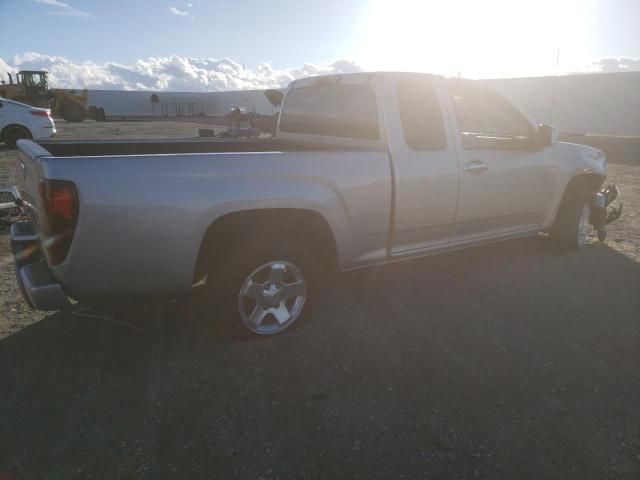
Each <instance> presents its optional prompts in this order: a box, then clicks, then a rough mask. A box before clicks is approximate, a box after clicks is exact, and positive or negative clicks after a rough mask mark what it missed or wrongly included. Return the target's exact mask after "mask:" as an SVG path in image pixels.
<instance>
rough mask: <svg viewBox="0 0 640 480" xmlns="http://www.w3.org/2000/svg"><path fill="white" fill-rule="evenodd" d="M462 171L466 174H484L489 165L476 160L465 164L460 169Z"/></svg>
mask: <svg viewBox="0 0 640 480" xmlns="http://www.w3.org/2000/svg"><path fill="white" fill-rule="evenodd" d="M462 170H463V171H465V172H467V173H472V174H475V175H477V174H479V173H482V172H484V171H485V170H489V165H487V164H486V163H483V162H480V161H478V160H473V161H471V162H469V163H465V164H464V165H463V167H462Z"/></svg>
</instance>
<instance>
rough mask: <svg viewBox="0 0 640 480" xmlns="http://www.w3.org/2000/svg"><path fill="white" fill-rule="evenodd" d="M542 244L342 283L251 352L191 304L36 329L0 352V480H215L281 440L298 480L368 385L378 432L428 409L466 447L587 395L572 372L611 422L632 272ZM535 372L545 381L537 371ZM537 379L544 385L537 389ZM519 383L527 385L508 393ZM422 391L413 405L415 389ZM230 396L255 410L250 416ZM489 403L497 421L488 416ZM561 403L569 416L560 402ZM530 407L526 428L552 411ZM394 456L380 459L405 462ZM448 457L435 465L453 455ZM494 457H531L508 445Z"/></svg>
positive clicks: (623, 375)
mask: <svg viewBox="0 0 640 480" xmlns="http://www.w3.org/2000/svg"><path fill="white" fill-rule="evenodd" d="M543 243H544V242H543V241H542V239H539V238H534V239H527V240H519V241H513V242H506V243H502V244H497V245H491V246H483V247H478V248H474V249H470V250H466V251H461V252H456V253H450V254H445V255H440V256H436V257H427V258H424V259H421V260H417V261H413V262H407V263H401V264H394V265H388V266H384V267H379V268H371V269H366V270H362V271H358V272H352V273H348V274H342V275H340V276H339V277H336V278H335V279H334V280H333V281H332V282H330V285H329V286H328V287H327V289H326V290H325V291H324V292H321V294H320V296H319V298H318V299H317V300H316V302H315V304H314V305H313V312H312V317H311V318H310V319H309V321H308V322H307V323H306V324H305V325H304V326H301V327H300V328H296V329H293V331H291V332H290V333H287V334H284V335H281V336H277V337H273V338H261V339H259V340H258V341H236V340H234V339H231V338H229V337H228V336H227V335H226V333H225V330H224V329H223V328H221V327H220V325H218V324H217V323H216V321H215V316H214V315H213V314H212V313H211V312H207V311H206V309H205V307H204V306H203V304H202V302H199V301H193V299H184V300H181V301H177V302H174V303H172V304H170V305H164V306H158V305H156V306H155V307H153V306H152V307H150V306H149V305H125V304H122V305H111V306H109V308H108V309H107V310H108V313H109V314H110V315H113V317H114V318H117V319H118V320H119V321H121V322H124V323H118V322H114V321H111V320H105V319H98V318H86V317H77V316H74V315H71V314H68V313H57V314H53V315H50V316H47V317H46V318H45V319H43V320H42V321H40V322H37V323H35V324H32V325H30V326H29V327H27V328H24V329H23V330H21V331H20V332H18V333H16V334H14V335H12V336H10V337H8V338H5V339H3V340H2V341H0V360H1V361H0V391H2V392H3V395H2V396H1V398H0V473H1V472H2V470H3V465H4V469H5V470H6V471H7V472H9V473H13V474H14V475H15V476H16V477H17V478H21V477H22V476H25V477H27V476H33V477H40V476H43V475H45V474H46V475H47V476H49V474H51V475H54V476H55V475H62V477H60V478H73V477H78V478H80V477H83V475H84V474H85V473H87V472H90V471H94V472H103V473H104V474H105V476H106V473H107V472H109V473H110V474H111V476H115V477H117V476H118V475H119V474H122V473H123V472H129V471H132V470H131V469H133V468H139V467H140V465H142V464H145V465H147V466H149V468H151V472H154V471H155V472H156V473H157V474H158V476H165V475H166V474H164V473H162V472H164V471H165V470H164V469H166V468H168V465H170V464H171V462H178V464H184V465H187V464H188V465H201V466H202V465H205V466H206V465H209V466H210V467H211V468H223V469H224V468H227V467H226V466H228V465H232V464H233V465H237V462H238V459H237V458H236V459H235V460H234V458H233V457H234V456H237V454H231V455H226V454H225V453H224V452H228V451H234V452H247V450H248V449H249V447H248V446H247V445H254V444H259V443H260V442H263V441H266V440H265V439H266V438H267V436H268V433H267V432H269V431H271V429H276V430H277V429H280V435H281V437H282V438H283V440H282V442H284V443H285V444H287V445H288V446H289V448H290V449H291V450H290V452H289V453H285V450H284V449H283V450H282V451H280V453H278V454H277V455H279V457H278V458H279V460H278V461H279V462H280V464H281V465H283V468H285V469H286V468H291V469H292V470H291V471H296V470H295V468H303V469H304V467H303V463H302V458H304V456H303V455H302V453H301V450H300V449H302V448H303V447H304V448H305V449H312V450H313V449H320V450H323V451H325V452H328V455H329V458H333V457H332V455H335V459H336V461H338V460H337V459H338V458H340V455H341V453H339V452H338V450H339V448H341V447H340V442H338V443H337V444H336V445H335V447H334V446H333V445H332V438H333V435H334V433H335V432H336V431H337V429H338V425H337V424H338V423H340V422H343V423H344V422H346V423H347V425H348V426H347V429H348V428H361V426H362V422H364V423H365V424H367V422H368V421H367V420H363V419H362V418H360V417H358V416H357V415H355V417H354V420H352V421H353V422H359V423H358V424H357V425H356V424H353V425H349V422H350V421H351V420H349V419H348V418H344V417H342V416H339V418H338V417H336V419H335V422H336V423H332V422H331V421H327V420H326V418H324V417H322V415H321V414H320V413H319V411H318V410H317V408H316V407H317V405H316V404H317V402H318V399H331V401H332V402H333V405H334V406H335V408H338V409H341V408H343V409H345V411H346V412H349V411H350V410H349V409H350V408H352V407H351V406H350V405H352V403H353V401H354V400H353V395H355V398H356V399H357V398H359V399H360V400H356V402H365V399H367V398H369V399H370V398H378V399H382V396H381V395H382V394H381V393H380V391H378V390H377V387H378V386H381V385H384V386H385V388H387V387H386V386H388V385H391V386H390V387H388V388H396V389H400V390H403V391H405V393H406V396H405V397H404V398H400V399H397V398H396V399H395V400H394V402H395V403H389V404H388V405H386V407H384V408H387V409H391V410H392V411H393V410H394V409H396V410H398V412H396V413H398V415H399V416H398V419H396V420H393V421H391V420H390V421H391V422H392V423H391V427H390V428H392V429H404V428H409V427H408V426H407V425H404V422H405V421H408V420H406V418H411V415H413V418H421V414H420V413H419V412H420V411H421V409H422V408H423V406H420V407H419V406H418V405H424V402H427V403H429V402H431V404H437V405H438V408H439V411H440V412H441V413H440V416H441V419H440V420H437V422H438V425H440V423H439V422H443V425H444V424H447V425H452V426H453V427H452V428H454V429H462V430H464V429H465V428H467V429H471V430H473V431H467V433H468V434H469V435H471V436H473V435H475V433H476V430H474V429H473V428H472V427H469V426H468V425H469V423H465V422H467V421H471V420H470V419H473V421H474V422H475V421H478V422H480V423H481V424H482V425H484V427H486V428H487V429H489V431H492V429H493V428H497V427H495V425H493V424H492V423H491V422H495V424H496V425H505V422H508V421H513V419H514V418H516V417H514V416H512V415H511V414H510V413H509V412H512V411H514V409H515V410H519V409H520V408H522V404H523V403H524V404H526V403H527V402H529V401H531V400H530V395H532V392H534V393H535V394H540V395H543V394H544V395H546V393H545V392H546V390H545V389H547V388H549V385H550V383H553V384H556V383H559V384H562V383H563V382H564V384H565V385H568V387H567V388H569V390H570V391H571V388H572V387H571V385H573V383H572V382H573V381H574V380H573V379H574V377H580V376H582V375H584V376H585V378H589V377H588V375H589V373H587V371H588V370H589V369H592V372H591V373H590V374H591V375H596V376H598V377H599V378H604V377H606V376H607V375H609V376H610V378H609V379H608V380H607V381H606V382H605V383H607V382H608V383H607V384H608V385H609V388H610V390H609V391H614V392H617V393H616V395H618V397H617V398H618V400H617V402H618V403H619V408H622V409H624V408H626V407H627V403H628V402H631V400H633V398H635V397H638V391H635V393H632V394H631V395H629V392H628V390H624V387H623V385H624V384H625V382H628V381H631V379H634V378H635V373H634V369H633V368H632V366H633V365H637V354H638V351H637V345H636V344H635V343H634V342H635V340H634V339H637V338H638V335H639V332H638V324H637V319H638V318H640V300H638V297H637V295H636V293H637V288H638V286H639V285H640V264H638V263H635V262H633V261H632V260H630V259H629V258H627V257H625V256H624V255H621V254H619V253H617V252H616V251H615V250H612V249H610V248H608V247H605V246H590V247H588V248H586V249H585V250H584V251H583V252H580V253H577V254H569V255H565V256H558V255H554V254H551V253H549V252H548V251H547V249H546V248H545V245H544V244H543ZM634 290H635V292H634ZM199 295H202V292H201V291H200V292H198V291H196V292H194V296H195V297H198V296H199ZM132 325H133V326H134V327H136V328H132V327H131V326H132ZM603 338H606V342H603V341H602V339H603ZM575 348H577V351H574V350H572V349H575ZM505 352H508V353H505ZM547 362H552V363H554V362H555V365H558V366H559V368H560V369H559V370H558V371H557V372H551V371H547V370H546V367H545V365H546V364H547ZM536 368H537V369H541V370H544V371H545V372H547V373H546V374H545V375H547V376H545V375H542V376H538V377H536V375H537V374H535V372H536V371H537V370H536ZM485 371H488V372H492V373H491V375H489V376H487V377H485V376H483V375H484V373H483V372H485ZM523 375H529V379H530V380H531V381H534V382H535V381H536V378H537V381H539V382H540V385H535V384H534V385H528V386H525V385H524V383H522V381H521V380H520V379H521V378H522V376H523ZM532 375H533V377H534V378H533V379H531V376H532ZM549 378H552V381H550V380H549ZM633 381H635V380H633ZM423 382H426V384H428V385H429V388H428V389H427V390H424V391H422V390H420V388H422V387H418V386H416V385H422V384H423ZM425 388H426V387H425ZM576 388H577V387H576ZM416 389H418V390H416ZM433 389H435V393H434V390H433ZM611 389H613V390H611ZM427 391H428V392H430V393H427ZM505 391H506V392H507V393H506V394H504V395H503V393H500V392H505ZM576 391H577V390H576ZM478 392H481V393H478ZM625 392H627V393H625ZM247 395H249V396H251V395H256V396H258V397H259V398H254V400H253V401H254V402H255V403H253V404H252V402H251V401H249V400H248V398H247ZM478 395H481V397H482V402H485V403H486V405H485V406H480V405H479V404H477V401H478V400H480V399H479V398H478ZM594 395H596V397H597V396H598V395H600V394H594ZM602 395H604V393H602ZM465 396H469V398H470V400H469V401H470V402H471V400H473V402H471V403H466V402H465V401H463V400H462V398H463V397H465ZM452 399H455V400H452ZM474 399H475V400H474ZM381 402H382V403H381V406H380V408H383V407H382V404H384V400H383V399H382V400H381ZM398 402H399V403H398ZM474 402H475V403H474ZM482 402H480V403H482ZM497 402H507V407H505V409H502V410H500V412H498V411H497V410H496V408H497V407H496V405H497V404H498V403H497ZM509 402H511V403H509ZM562 402H563V404H564V403H566V404H567V405H568V404H570V403H571V398H570V395H567V398H565V399H563V400H562ZM594 402H595V403H592V404H591V407H593V408H596V409H600V407H601V406H602V408H603V409H604V408H605V407H604V403H602V405H601V404H600V403H598V401H597V400H594ZM603 402H604V400H603ZM365 403H366V402H365ZM509 405H511V407H509ZM535 405H536V407H535V408H536V410H535V413H536V415H538V414H540V415H542V414H544V413H545V412H546V410H549V412H551V413H553V411H555V410H554V408H556V407H554V406H553V405H551V404H548V405H547V404H545V405H546V406H545V405H542V404H540V403H536V404H535ZM594 405H595V407H594ZM628 407H629V409H630V411H631V409H632V405H631V403H629V405H628ZM363 408H364V407H363ZM370 408H372V409H374V410H375V409H377V408H378V407H376V406H371V407H370ZM509 408H512V410H509ZM256 409H257V411H260V412H261V414H260V415H258V414H257V413H256ZM376 411H377V410H376ZM603 411H604V410H603ZM285 412H286V415H294V416H296V418H298V417H300V422H301V425H302V426H300V427H299V428H301V429H302V431H303V432H305V434H304V435H302V437H300V438H298V441H299V443H300V445H296V444H291V445H289V443H288V442H289V440H287V438H288V437H287V436H288V435H289V433H291V432H290V430H289V429H288V427H286V426H285V424H283V423H281V422H280V421H279V420H277V418H279V415H285ZM505 412H506V413H505ZM549 412H547V413H549ZM596 414H597V412H596ZM319 415H320V416H319ZM406 415H408V417H406ZM500 415H502V417H500ZM514 415H515V414H514ZM478 416H486V417H487V419H486V421H484V420H478V418H479V417H478ZM321 417H322V418H324V420H323V419H322V418H321ZM503 417H504V418H503ZM355 418H359V420H355ZM439 418H440V417H439ZM460 418H462V419H463V420H460ZM536 418H538V417H536ZM540 418H541V417H540ZM403 419H404V420H403ZM552 419H553V416H552V417H550V420H548V421H549V422H551V421H552ZM412 421H413V420H412ZM607 421H611V422H613V424H612V426H610V427H607V428H611V429H612V431H615V429H617V431H621V432H626V431H627V429H628V428H631V427H629V426H628V425H626V423H627V422H628V421H629V418H628V416H625V415H622V416H620V415H619V416H618V417H616V420H611V419H609V420H607ZM274 422H275V423H274ZM307 422H308V423H309V425H307ZM323 422H324V423H323ZM327 422H328V423H327ZM372 422H373V420H372ZM394 422H395V423H394ZM447 422H448V423H447ZM483 422H485V423H483ZM637 423H638V422H635V424H637ZM320 424H321V425H322V426H321V427H317V428H318V429H319V430H318V431H319V432H320V433H313V432H315V429H316V426H317V425H320ZM311 425H313V427H312V426H311ZM465 425H466V426H465ZM484 427H482V428H484ZM341 428H342V427H341ZM437 428H440V427H437ZM478 428H479V430H478V431H480V430H482V428H480V427H478ZM505 428H506V427H505ZM545 428H550V429H553V428H554V427H553V425H552V424H551V423H549V424H546V427H545ZM312 430H313V432H312ZM221 431H222V432H227V436H226V437H225V436H224V435H222V434H221V433H220V432H221ZM229 432H233V433H229ZM252 432H254V433H252ZM591 433H593V432H591ZM591 433H589V432H582V433H581V434H580V436H584V437H585V438H589V437H590V435H591ZM307 434H308V435H307ZM514 435H515V434H514ZM576 435H577V434H576ZM593 436H594V437H596V436H597V435H593ZM600 436H601V435H600ZM254 437H255V438H254ZM294 437H295V435H293V437H292V440H291V441H292V442H294V443H295V441H294V440H295V439H294ZM411 438H412V436H411V435H408V436H407V437H406V438H405V437H403V438H402V439H398V438H395V439H394V440H393V442H395V444H396V446H397V445H398V442H400V446H402V447H403V448H406V450H407V451H408V452H409V453H410V454H411V453H413V450H412V449H415V445H414V444H413V443H411V441H412V440H411ZM562 439H563V437H560V438H559V440H558V442H559V445H558V448H560V450H561V451H562V448H564V447H562V446H561V445H560V443H561V442H562ZM364 441H366V438H365V440H364ZM390 441H391V440H390ZM491 441H494V440H491ZM510 441H512V442H514V441H515V440H514V439H513V438H511V440H510ZM405 442H406V444H405ZM451 442H453V443H452V444H451V446H450V447H447V448H451V449H452V450H453V451H456V449H457V448H458V447H459V445H457V444H456V442H455V440H451ZM495 442H496V443H495V444H494V446H495V448H507V449H517V448H522V449H523V451H524V449H525V448H528V449H531V448H533V447H531V445H529V444H527V442H526V441H524V440H518V441H515V443H513V445H510V443H509V441H507V440H505V441H502V440H495ZM192 444H193V445H192ZM204 444H206V445H208V446H207V447H206V448H204V447H203V446H202V445H204ZM188 445H192V446H193V448H191V447H189V448H187V446H188ZM183 447H184V448H183ZM203 448H204V450H203ZM380 448H382V450H383V451H387V450H388V449H389V448H391V447H389V446H387V445H385V444H383V445H382V446H381V447H380ZM394 448H395V447H394ZM536 448H537V447H536ZM536 448H534V449H533V450H534V453H535V452H537V454H539V455H545V453H544V452H543V451H542V450H541V449H540V450H536ZM594 448H595V447H594ZM509 451H511V450H509ZM587 451H588V449H587ZM212 452H213V453H212ZM545 452H546V450H545ZM298 453H299V454H300V457H299V459H298V458H295V455H296V454H298ZM513 453H514V455H515V454H516V453H515V450H514V451H513ZM356 454H357V453H356ZM258 457H260V455H258ZM260 458H262V457H260ZM260 458H257V459H256V458H253V460H250V461H251V462H253V461H255V462H258V463H259V462H261V461H262V460H260ZM265 458H266V457H265ZM325 458H326V457H325ZM443 458H444V457H443ZM447 458H448V457H447ZM185 459H187V460H188V462H186V463H184V462H185ZM441 460H442V461H443V462H444V461H447V460H446V458H444V459H441ZM453 460H454V459H450V461H451V462H453ZM459 460H460V459H459V458H458V459H457V461H458V463H457V464H456V465H457V466H456V467H455V468H457V469H462V470H465V469H467V466H468V468H470V469H471V470H470V472H471V473H473V469H474V468H476V466H477V465H476V466H474V465H475V464H473V462H471V463H468V462H467V463H468V465H467V463H465V461H462V462H460V461H459ZM244 461H245V462H246V461H249V460H248V459H247V458H245V460H244ZM265 461H266V460H265ZM234 462H235V463H234ZM593 462H595V460H588V459H587V460H585V461H584V463H583V466H584V469H585V472H589V470H588V468H596V467H594V464H593ZM522 463H523V465H524V464H526V463H527V462H526V461H523V462H522ZM476 464H477V462H476ZM327 465H328V464H327ZM451 465H453V463H451ZM534 467H535V465H534ZM154 468H155V469H156V470H154ZM229 468H231V467H229ZM523 468H524V467H523ZM581 468H582V467H581ZM597 468H599V467H597ZM118 469H122V470H118ZM205 471H206V470H205ZM297 471H300V470H297ZM320 471H321V470H320ZM78 472H81V473H78ZM524 472H525V471H524V470H523V471H522V472H521V473H524ZM327 473H328V472H327ZM18 475H20V477H18ZM152 476H153V475H152ZM516 476H518V475H517V474H516ZM285 477H286V475H285ZM10 478H12V477H10Z"/></svg>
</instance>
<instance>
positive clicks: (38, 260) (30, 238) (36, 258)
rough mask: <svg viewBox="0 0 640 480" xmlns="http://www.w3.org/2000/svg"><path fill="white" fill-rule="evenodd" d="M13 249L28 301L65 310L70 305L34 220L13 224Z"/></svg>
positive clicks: (18, 275)
mask: <svg viewBox="0 0 640 480" xmlns="http://www.w3.org/2000/svg"><path fill="white" fill-rule="evenodd" d="M11 250H12V252H13V261H14V265H15V274H16V281H17V282H18V286H19V287H20V291H21V292H22V296H23V297H24V299H25V301H26V302H27V303H28V304H29V305H30V306H31V307H33V308H36V309H38V310H63V309H65V308H68V307H70V306H71V304H70V302H69V299H68V298H67V295H66V294H65V293H64V290H63V289H62V285H60V283H59V282H57V281H56V280H55V278H54V277H53V275H52V274H51V271H50V270H49V267H48V265H47V262H46V260H45V259H44V256H43V255H42V251H41V250H40V244H39V241H38V235H37V233H36V232H35V229H34V228H33V224H32V223H31V222H28V221H26V222H17V223H14V224H13V225H11Z"/></svg>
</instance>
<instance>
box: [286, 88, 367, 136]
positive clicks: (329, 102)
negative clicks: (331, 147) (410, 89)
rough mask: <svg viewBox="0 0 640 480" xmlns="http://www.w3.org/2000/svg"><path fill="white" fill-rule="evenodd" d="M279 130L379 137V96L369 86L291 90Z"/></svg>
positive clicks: (326, 134)
mask: <svg viewBox="0 0 640 480" xmlns="http://www.w3.org/2000/svg"><path fill="white" fill-rule="evenodd" d="M280 131H282V132H289V133H303V134H310V135H325V136H328V137H345V138H363V139H377V138H379V130H378V110H377V106H376V97H375V93H374V91H373V89H372V88H371V86H369V85H363V84H344V85H341V84H331V85H317V86H312V87H301V88H294V89H292V90H291V91H290V92H289V94H288V95H287V97H286V100H285V103H284V107H283V109H282V118H281V120H280Z"/></svg>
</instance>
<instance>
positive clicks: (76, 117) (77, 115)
mask: <svg viewBox="0 0 640 480" xmlns="http://www.w3.org/2000/svg"><path fill="white" fill-rule="evenodd" d="M86 116H87V111H86V109H85V108H84V107H83V106H82V105H81V104H79V103H78V102H74V101H68V102H65V103H64V104H63V106H62V118H64V119H65V120H66V121H67V122H71V123H79V122H82V121H83V120H84V119H85V117H86Z"/></svg>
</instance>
